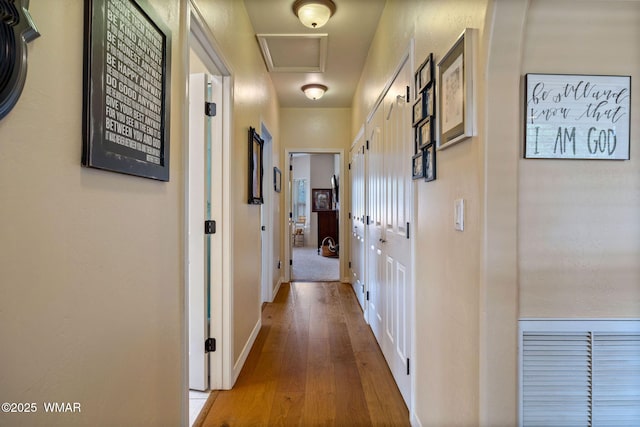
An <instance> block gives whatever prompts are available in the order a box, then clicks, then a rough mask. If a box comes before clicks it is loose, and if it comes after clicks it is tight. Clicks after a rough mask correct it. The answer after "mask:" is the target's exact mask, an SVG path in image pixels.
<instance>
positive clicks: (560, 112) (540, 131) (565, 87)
mask: <svg viewBox="0 0 640 427" xmlns="http://www.w3.org/2000/svg"><path fill="white" fill-rule="evenodd" d="M526 91H527V92H526V96H527V99H526V110H525V154H524V156H525V157H526V158H528V159H611V160H628V159H629V127H630V113H631V111H630V108H631V77H630V76H583V75H566V74H527V75H526Z"/></svg>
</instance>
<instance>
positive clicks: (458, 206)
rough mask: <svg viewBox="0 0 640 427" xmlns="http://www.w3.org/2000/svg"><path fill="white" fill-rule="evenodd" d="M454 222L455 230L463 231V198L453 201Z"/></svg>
mask: <svg viewBox="0 0 640 427" xmlns="http://www.w3.org/2000/svg"><path fill="white" fill-rule="evenodd" d="M454 224H455V228H456V230H457V231H464V199H457V200H456V201H455V206H454Z"/></svg>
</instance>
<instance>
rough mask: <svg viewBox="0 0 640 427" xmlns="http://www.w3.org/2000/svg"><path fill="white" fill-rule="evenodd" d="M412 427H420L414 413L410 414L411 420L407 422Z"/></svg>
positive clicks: (420, 423)
mask: <svg viewBox="0 0 640 427" xmlns="http://www.w3.org/2000/svg"><path fill="white" fill-rule="evenodd" d="M409 422H410V423H411V426H412V427H422V422H420V418H418V415H417V414H416V413H415V411H414V412H413V413H412V414H411V420H410V421H409Z"/></svg>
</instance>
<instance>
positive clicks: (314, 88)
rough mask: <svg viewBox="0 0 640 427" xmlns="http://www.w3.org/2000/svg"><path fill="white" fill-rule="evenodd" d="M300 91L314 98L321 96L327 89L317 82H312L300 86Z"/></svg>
mask: <svg viewBox="0 0 640 427" xmlns="http://www.w3.org/2000/svg"><path fill="white" fill-rule="evenodd" d="M302 91H303V92H304V94H305V95H306V96H307V98H309V99H314V100H315V99H320V98H322V95H324V93H325V92H326V91H327V87H326V86H325V85H321V84H318V83H312V84H308V85H304V86H302Z"/></svg>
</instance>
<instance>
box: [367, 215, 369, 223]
mask: <svg viewBox="0 0 640 427" xmlns="http://www.w3.org/2000/svg"><path fill="white" fill-rule="evenodd" d="M367 225H369V215H367Z"/></svg>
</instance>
